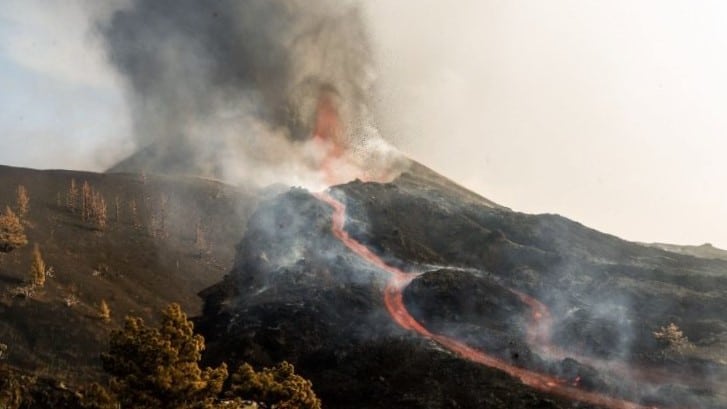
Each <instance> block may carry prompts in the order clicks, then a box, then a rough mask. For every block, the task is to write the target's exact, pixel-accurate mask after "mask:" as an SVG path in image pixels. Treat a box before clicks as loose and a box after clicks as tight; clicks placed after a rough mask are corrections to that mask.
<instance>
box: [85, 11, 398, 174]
mask: <svg viewBox="0 0 727 409" xmlns="http://www.w3.org/2000/svg"><path fill="white" fill-rule="evenodd" d="M360 14H361V12H360V10H359V6H358V4H357V3H356V2H352V1H344V2H341V1H334V0H312V1H310V0H306V1H303V0H276V1H268V0H244V1H236V0H218V1H213V2H201V1H195V0H134V1H132V2H131V4H130V5H129V6H128V7H124V8H122V9H120V10H117V11H116V12H115V13H114V14H113V15H112V16H111V18H110V19H109V20H108V21H105V22H102V23H100V24H99V28H100V31H101V33H102V35H103V38H104V42H105V45H106V48H107V52H108V57H109V59H110V61H111V63H112V64H113V66H115V67H116V68H117V69H118V70H119V72H120V73H121V74H122V75H123V77H124V78H125V79H126V83H127V85H128V87H127V88H128V89H127V91H128V92H127V94H128V100H129V103H130V106H131V111H132V114H133V118H134V123H135V134H136V143H137V146H138V147H139V148H140V149H141V150H140V151H138V152H137V153H136V154H135V155H133V156H132V157H130V158H128V159H127V160H125V161H123V162H121V163H119V164H118V165H117V166H115V167H114V168H112V169H111V170H112V171H124V170H147V171H152V172H160V173H184V174H196V175H204V176H210V177H216V178H221V179H225V180H228V181H233V182H250V181H254V182H255V183H257V184H268V183H272V182H288V183H294V184H303V185H309V183H310V182H311V181H315V179H320V178H319V176H320V175H317V173H316V172H317V171H318V169H316V168H317V163H318V162H320V160H321V159H320V156H321V155H325V152H323V153H321V151H322V150H323V151H325V149H321V148H320V147H319V146H317V145H313V144H311V143H310V141H311V138H310V136H311V132H312V131H313V129H314V127H315V121H316V110H317V103H318V100H319V98H320V97H321V95H322V94H323V93H329V94H331V95H333V96H334V98H335V101H336V104H337V106H336V109H337V115H338V117H339V120H340V121H341V123H342V124H343V128H344V132H342V134H341V135H339V136H338V138H337V139H339V140H337V141H335V143H337V144H338V143H340V144H343V145H344V146H345V147H346V150H347V152H354V154H353V155H351V156H352V157H359V158H360V157H362V156H366V154H365V153H363V152H370V151H371V150H372V149H374V150H376V151H377V155H376V156H377V157H382V155H381V153H382V151H383V152H384V153H385V154H384V155H383V156H384V157H388V156H387V155H391V154H392V152H393V149H392V148H390V147H389V146H388V144H386V143H385V142H383V140H382V139H381V138H380V136H379V134H378V132H377V131H376V127H375V125H374V121H373V119H372V117H371V113H370V111H371V110H370V108H369V107H370V105H371V104H370V101H371V99H372V90H373V86H374V80H375V73H374V68H373V63H372V59H371V51H370V47H369V42H368V38H367V34H366V27H365V26H364V24H363V20H362V18H361V16H360ZM386 152H388V153H386ZM382 160H385V159H382ZM344 162H346V163H347V164H350V163H354V164H353V165H350V166H340V165H339V166H338V167H339V168H341V169H342V170H341V172H343V173H350V174H351V175H353V174H355V173H356V169H347V167H351V168H355V167H356V165H355V162H356V161H355V160H354V161H351V160H348V159H347V160H346V161H344Z"/></svg>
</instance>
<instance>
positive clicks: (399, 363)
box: [199, 162, 727, 409]
mask: <svg viewBox="0 0 727 409" xmlns="http://www.w3.org/2000/svg"><path fill="white" fill-rule="evenodd" d="M726 291H727V263H726V262H725V261H722V260H718V259H705V258H697V257H693V256H688V255H682V254H677V253H673V252H667V251H664V250H661V249H658V248H653V247H647V246H644V245H640V244H637V243H631V242H627V241H623V240H620V239H618V238H616V237H614V236H610V235H607V234H603V233H599V232H597V231H595V230H592V229H589V228H587V227H585V226H583V225H581V224H578V223H576V222H573V221H570V220H568V219H566V218H563V217H560V216H557V215H528V214H522V213H518V212H514V211H512V210H510V209H508V208H505V207H503V206H500V205H497V204H495V203H494V202H492V201H490V200H487V199H485V198H482V197H480V196H478V195H476V194H474V193H472V192H469V191H467V190H466V189H463V188H461V187H459V186H457V185H456V184H454V183H453V182H451V181H449V180H447V179H446V178H444V177H442V176H440V175H437V174H436V173H435V172H433V171H431V170H429V169H427V168H426V167H424V166H422V165H419V164H417V163H414V162H412V163H411V166H410V168H409V170H408V171H407V172H404V173H403V174H401V175H400V176H399V177H397V178H396V179H395V180H393V181H392V182H389V183H380V182H362V181H353V182H350V183H346V184H343V185H337V186H334V187H332V188H330V189H329V190H327V191H325V192H322V193H311V192H309V191H306V190H304V189H293V190H290V191H288V192H285V193H282V194H280V195H278V196H276V197H274V198H271V199H268V200H267V201H266V202H264V203H262V204H261V205H260V206H259V207H258V210H257V211H256V212H255V213H254V214H253V216H252V217H251V218H250V220H249V223H248V227H247V230H246V234H245V236H244V238H243V240H242V241H241V242H240V243H239V245H238V246H237V256H236V261H235V266H234V268H233V269H232V271H231V272H230V273H229V274H228V275H227V276H226V277H225V279H224V280H223V281H222V282H220V283H219V284H217V285H214V286H212V287H210V288H208V289H206V290H204V291H202V292H201V293H200V295H201V296H202V297H203V298H204V299H205V307H204V314H203V316H202V317H200V319H199V328H200V329H201V331H202V332H203V333H204V335H205V337H206V339H207V340H208V346H209V351H208V359H209V360H210V362H217V361H222V360H223V359H225V360H228V362H229V361H230V360H232V361H233V362H234V361H235V360H237V361H242V360H244V361H249V362H255V363H257V364H263V365H268V364H271V363H272V362H275V361H278V360H281V359H287V360H290V361H292V362H294V363H296V364H297V367H298V368H300V370H301V372H302V373H304V374H305V375H306V376H308V377H310V379H312V380H313V382H314V385H316V387H317V390H318V391H319V393H320V396H321V397H322V399H323V401H324V402H325V403H326V404H327V406H329V407H336V408H440V407H447V408H449V407H451V408H476V407H493V408H535V407H538V408H541V407H552V408H566V407H573V406H574V405H576V406H577V407H599V408H612V409H618V408H720V407H725V404H727V400H725V389H724V385H725V384H726V383H725V381H727V362H725V360H724V357H725V354H724V352H725V345H727V336H726V335H727V332H726V331H725V330H726V329H727V321H726V320H725V319H724V317H723V316H722V314H721V312H720V311H722V310H723V308H725V307H727V301H726V300H725V297H724V294H725V293H726ZM672 323H673V324H674V325H675V326H677V327H678V328H680V329H681V331H683V334H685V335H684V337H685V338H684V339H685V342H686V343H685V347H684V348H681V349H680V348H678V347H677V346H676V345H674V344H669V343H666V342H664V339H663V338H659V337H658V336H656V335H655V334H656V333H658V332H659V330H660V328H662V327H664V326H666V325H668V324H672ZM687 340H688V341H687Z"/></svg>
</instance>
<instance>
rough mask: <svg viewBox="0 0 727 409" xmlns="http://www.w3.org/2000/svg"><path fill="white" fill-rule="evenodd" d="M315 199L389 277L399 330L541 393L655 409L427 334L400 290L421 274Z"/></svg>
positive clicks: (340, 207) (626, 408) (537, 312)
mask: <svg viewBox="0 0 727 409" xmlns="http://www.w3.org/2000/svg"><path fill="white" fill-rule="evenodd" d="M315 195H316V197H317V198H318V199H319V200H321V201H323V202H325V203H327V204H328V205H330V206H331V207H332V208H333V215H332V226H331V232H332V233H333V235H334V236H335V237H336V238H337V239H338V240H340V241H341V242H342V243H343V244H344V245H345V246H346V247H347V248H348V249H349V250H351V251H352V252H353V253H354V254H356V255H357V256H359V257H360V258H361V259H363V260H365V261H366V262H368V263H370V264H371V265H373V266H375V267H376V268H378V269H380V270H382V271H384V272H386V273H387V274H388V280H387V283H386V288H385V289H384V304H385V306H386V309H387V311H388V312H389V315H390V316H391V318H392V319H393V320H394V322H396V323H397V324H398V325H399V326H400V327H402V328H404V329H406V330H410V331H414V332H416V333H417V334H419V335H421V336H423V337H425V338H428V339H431V340H433V341H435V342H437V343H438V344H440V345H441V346H442V347H444V348H446V349H448V350H449V351H451V352H452V353H454V354H457V355H459V356H460V357H462V358H463V359H467V360H469V361H472V362H475V363H478V364H481V365H486V366H489V367H491V368H495V369H498V370H500V371H503V372H505V373H507V374H508V375H510V376H513V377H515V378H517V379H519V380H520V381H521V382H522V383H523V384H525V385H527V386H530V387H532V388H534V389H537V390H540V391H543V392H547V393H552V394H554V395H559V396H562V397H564V398H567V399H571V400H574V401H580V402H585V403H589V404H593V405H599V406H603V407H606V408H609V409H656V408H655V407H654V406H644V405H640V404H638V403H634V402H629V401H626V400H623V399H618V398H614V397H611V396H608V395H604V394H601V393H598V392H592V391H587V390H583V389H579V387H578V382H573V381H571V382H569V381H566V380H563V379H559V378H556V377H554V376H550V375H547V374H541V373H538V372H534V371H531V370H528V369H525V368H520V367H517V366H514V365H512V364H510V363H508V362H506V361H504V360H502V359H500V358H498V357H495V356H492V355H489V354H487V353H485V352H483V351H480V350H477V349H475V348H472V347H470V346H468V345H466V344H464V343H463V342H460V341H458V340H456V339H454V338H451V337H448V336H446V335H441V334H435V333H432V332H430V331H429V330H427V329H426V328H425V327H424V326H423V325H422V324H421V323H419V322H418V321H417V320H416V319H415V318H414V317H413V316H412V315H411V314H410V313H409V311H408V310H407V308H406V305H405V304H404V301H403V290H404V289H405V288H406V286H407V285H409V283H411V281H412V280H413V279H415V278H416V277H417V276H419V275H420V274H421V273H420V272H405V271H403V270H401V269H399V268H396V267H394V266H391V265H389V264H387V263H386V262H385V261H384V260H382V259H381V257H379V256H377V255H376V254H375V253H374V252H372V251H371V250H370V249H369V248H368V247H366V246H365V245H364V244H362V243H360V242H358V241H356V240H355V239H354V238H352V237H351V236H350V235H349V234H348V232H346V230H345V229H344V225H345V221H346V206H345V205H344V204H343V203H342V202H340V201H339V200H337V199H336V198H334V197H333V196H331V195H330V194H329V193H326V192H324V193H316V194H315ZM516 294H518V295H519V296H520V298H521V300H523V301H524V302H525V303H526V304H528V305H529V306H530V307H531V308H532V310H533V319H534V320H536V321H538V320H540V319H542V318H544V317H545V314H547V308H545V306H544V305H542V304H540V303H539V302H538V301H537V300H535V299H534V298H532V297H529V296H526V295H525V294H522V293H516ZM528 338H530V340H532V341H536V340H541V341H542V340H545V338H547V334H545V333H543V332H541V331H537V330H533V332H532V333H531V334H530V335H529V337H528Z"/></svg>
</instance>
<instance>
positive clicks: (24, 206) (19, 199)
mask: <svg viewBox="0 0 727 409" xmlns="http://www.w3.org/2000/svg"><path fill="white" fill-rule="evenodd" d="M15 204H16V206H17V209H18V217H20V218H21V219H24V218H25V216H26V215H27V214H28V211H29V210H30V196H28V189H26V188H25V186H23V185H20V186H18V191H17V195H16V198H15Z"/></svg>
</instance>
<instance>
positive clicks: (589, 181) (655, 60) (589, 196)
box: [0, 0, 727, 247]
mask: <svg viewBox="0 0 727 409" xmlns="http://www.w3.org/2000/svg"><path fill="white" fill-rule="evenodd" d="M84 4H93V2H90V1H88V0H68V1H55V2H54V1H42V0H35V1H30V0H3V1H2V2H0V142H1V143H2V148H1V149H0V163H2V164H11V165H19V166H30V167H36V168H84V169H92V170H101V169H103V168H104V166H107V165H109V164H110V163H112V162H113V161H114V160H116V159H118V158H119V157H120V156H121V155H124V154H126V153H128V152H129V151H130V150H131V149H132V146H131V144H130V142H129V141H130V133H131V126H130V124H129V115H128V112H127V109H126V107H125V104H124V99H123V94H122V92H121V90H120V88H119V86H118V80H117V78H116V76H115V75H114V74H113V73H112V71H111V70H110V68H109V67H108V66H107V64H106V63H105V62H104V59H103V56H102V53H101V51H100V48H99V46H98V41H97V39H96V38H95V37H94V36H93V35H92V34H91V33H90V32H89V25H88V11H87V9H88V8H87V7H83V5H84ZM366 4H367V6H368V7H367V11H368V13H367V15H368V17H369V19H370V24H371V27H372V31H373V33H374V43H375V47H376V50H377V60H378V64H379V66H380V69H381V72H380V80H381V87H380V91H381V98H380V101H379V102H380V104H381V106H382V107H384V109H382V112H385V113H386V114H385V116H384V117H383V124H382V128H383V130H384V132H385V133H386V135H387V136H389V137H390V138H392V139H394V140H395V141H396V142H397V144H398V145H399V146H400V147H401V148H402V149H403V150H404V151H406V152H407V153H409V154H411V155H412V156H413V157H415V158H416V159H419V160H420V161H422V162H424V163H425V164H428V165H430V166H431V167H433V168H434V169H436V170H439V171H441V172H442V173H444V174H446V175H448V176H450V177H452V178H453V179H455V180H457V181H459V182H461V183H463V184H464V185H466V186H468V187H470V188H472V189H474V190H476V191H478V192H480V193H482V194H483V195H484V196H486V197H488V198H490V199H492V200H494V201H496V202H499V203H501V204H503V205H506V206H509V207H512V208H513V209H515V210H520V211H526V212H531V213H542V212H548V213H559V214H562V215H565V216H567V217H569V218H572V219H575V220H577V221H580V222H582V223H584V224H586V225H589V226H591V227H594V228H597V229H599V230H602V231H605V232H609V233H613V234H616V235H618V236H621V237H624V238H626V239H630V240H642V241H665V242H674V243H685V244H686V243H690V244H700V243H703V242H712V243H714V244H716V245H720V246H721V247H727V184H725V183H724V182H723V180H724V179H725V178H724V177H723V176H724V175H727V161H725V156H727V138H725V137H724V136H725V134H727V115H724V112H727V74H725V73H727V25H725V24H724V22H725V21H727V3H724V2H721V1H714V2H705V1H683V2H681V1H680V2H677V1H663V0H662V1H635V0H631V1H614V0H608V1H598V2H596V1H586V0H574V1H555V0H551V1H514V0H503V1H484V0H471V1H468V0H460V1H448V2H445V1H443V0H437V1H434V0H406V1H391V0H369V1H367V2H366Z"/></svg>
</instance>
